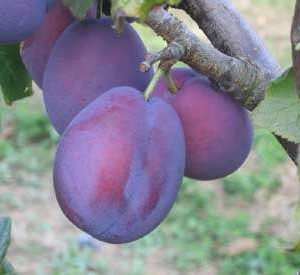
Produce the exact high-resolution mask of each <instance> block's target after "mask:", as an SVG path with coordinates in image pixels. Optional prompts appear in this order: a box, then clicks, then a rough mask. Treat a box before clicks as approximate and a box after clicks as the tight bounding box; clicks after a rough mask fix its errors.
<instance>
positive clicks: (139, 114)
mask: <svg viewBox="0 0 300 275" xmlns="http://www.w3.org/2000/svg"><path fill="white" fill-rule="evenodd" d="M184 166H185V144H184V135H183V130H182V127H181V124H180V120H179V118H178V115H177V114H176V112H175V111H174V109H173V108H172V107H171V106H170V105H169V104H167V103H166V102H164V101H163V100H161V99H159V98H153V99H150V100H149V101H146V100H145V98H144V96H143V94H142V93H141V92H140V91H137V90H136V89H134V88H131V87H116V88H113V89H112V90H110V91H108V92H106V93H104V94H103V95H101V96H99V97H98V98H97V99H95V100H94V101H93V102H92V103H91V104H90V105H88V106H87V107H86V108H84V109H83V110H82V111H81V112H80V113H79V114H78V115H77V116H76V117H75V118H74V119H73V120H72V122H71V123H70V125H69V126H68V127H67V129H66V131H65V132H64V134H63V136H62V139H61V142H60V144H59V148H58V151H57V154H56V157H55V163H54V187H55V193H56V196H57V200H58V202H59V204H60V207H61V208H62V210H63V212H64V213H65V215H66V216H67V217H68V218H69V219H70V220H71V221H72V222H73V223H74V224H75V225H76V226H78V227H79V228H80V229H82V230H83V231H85V232H87V233H89V234H90V235H92V236H93V237H95V238H97V239H99V240H101V241H105V242H110V243H124V242H130V241H133V240H136V239H138V238H140V237H142V236H144V235H146V234H147V233H149V232H150V231H152V230H153V229H154V228H156V226H158V225H159V224H160V222H161V221H162V220H163V219H164V218H165V217H166V215H167V214H168V212H169V210H170V208H171V207H172V205H173V203H174V201H175V200H176V197H177V193H178V190H179V188H180V184H181V181H182V177H183V173H184Z"/></svg>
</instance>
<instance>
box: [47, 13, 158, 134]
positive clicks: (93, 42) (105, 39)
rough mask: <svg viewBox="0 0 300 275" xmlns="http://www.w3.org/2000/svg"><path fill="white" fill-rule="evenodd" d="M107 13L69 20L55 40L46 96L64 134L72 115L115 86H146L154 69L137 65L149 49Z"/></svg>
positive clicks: (128, 28) (60, 130) (51, 118)
mask: <svg viewBox="0 0 300 275" xmlns="http://www.w3.org/2000/svg"><path fill="white" fill-rule="evenodd" d="M111 24H112V21H111V19H110V18H108V17H103V18H102V19H101V20H95V19H89V20H85V21H84V22H83V23H81V22H75V23H73V24H72V25H70V26H69V27H68V28H67V29H66V30H65V32H64V33H63V34H62V36H61V37H60V38H59V40H58V41H57V43H56V44H55V46H54V48H53V51H52V52H51V55H50V58H49V61H48V63H47V65H46V69H45V75H44V82H43V88H44V101H45V105H46V109H47V112H48V115H49V118H50V120H51V122H52V123H53V125H54V127H55V128H56V130H57V131H58V132H59V133H62V132H63V131H64V129H65V128H66V127H67V125H68V124H69V122H70V121H71V120H72V118H73V117H74V116H75V115H76V114H77V113H78V112H80V111H81V110H82V109H83V108H84V107H85V106H87V105H88V104H89V103H90V102H91V101H93V100H94V99H95V98H97V97H98V96H99V95H101V94H102V93H104V92H105V91H107V90H109V89H111V88H113V87H117V86H132V87H135V88H137V89H138V90H144V89H145V88H146V86H147V84H148V82H149V81H150V79H151V77H152V75H153V71H152V70H151V71H149V72H148V73H142V72H141V71H140V70H139V64H140V63H141V62H142V61H144V59H145V56H146V54H147V51H146V49H145V47H144V45H143V42H142V41H141V39H140V38H139V36H138V34H137V33H136V32H135V31H134V29H133V28H132V27H131V26H130V25H129V24H126V25H125V30H124V33H123V34H122V35H121V36H119V35H117V34H116V33H115V32H114V31H113V30H112V28H111Z"/></svg>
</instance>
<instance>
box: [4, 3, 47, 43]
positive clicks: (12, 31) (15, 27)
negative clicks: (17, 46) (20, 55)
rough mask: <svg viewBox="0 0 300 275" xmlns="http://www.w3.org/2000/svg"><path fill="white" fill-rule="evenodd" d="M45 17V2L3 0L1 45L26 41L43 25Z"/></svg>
mask: <svg viewBox="0 0 300 275" xmlns="http://www.w3.org/2000/svg"><path fill="white" fill-rule="evenodd" d="M45 16H46V1H45V0H1V1H0V44H14V43H19V42H21V41H22V40H24V39H26V38H27V37H29V36H30V35H32V34H33V33H34V32H35V31H36V30H37V29H38V28H39V27H40V26H41V25H42V23H43V20H44V19H45Z"/></svg>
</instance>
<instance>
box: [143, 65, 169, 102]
mask: <svg viewBox="0 0 300 275" xmlns="http://www.w3.org/2000/svg"><path fill="white" fill-rule="evenodd" d="M164 75H165V71H164V70H163V69H162V68H160V67H158V68H157V69H156V71H155V74H154V75H153V77H152V79H151V81H150V82H149V85H148V87H147V89H146V90H145V94H144V96H145V98H146V100H147V101H148V100H149V99H150V97H151V96H152V94H153V91H154V89H155V87H156V85H157V82H158V81H159V80H160V78H161V77H162V76H164Z"/></svg>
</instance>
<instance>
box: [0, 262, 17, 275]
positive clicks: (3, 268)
mask: <svg viewBox="0 0 300 275" xmlns="http://www.w3.org/2000/svg"><path fill="white" fill-rule="evenodd" d="M16 274H17V273H16V271H15V270H14V268H13V266H12V265H11V264H10V263H9V262H7V261H3V262H2V263H1V264H0V275H16Z"/></svg>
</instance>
